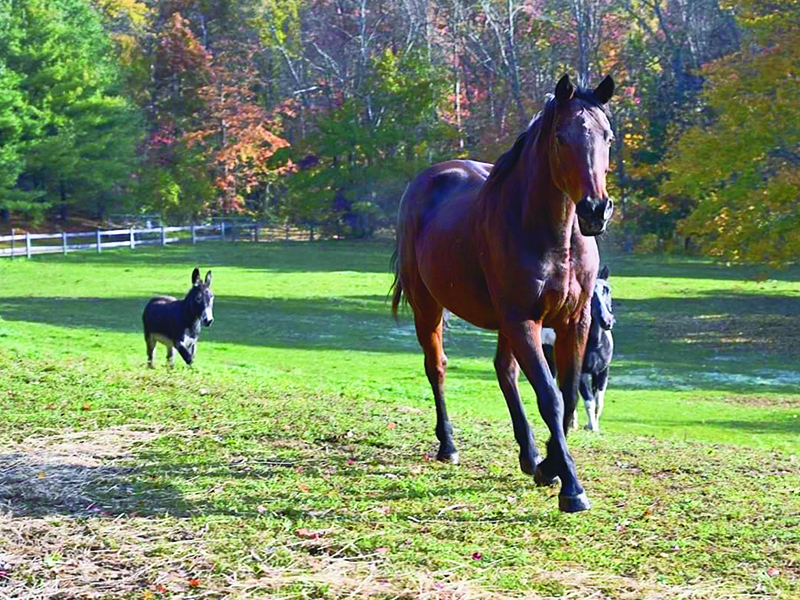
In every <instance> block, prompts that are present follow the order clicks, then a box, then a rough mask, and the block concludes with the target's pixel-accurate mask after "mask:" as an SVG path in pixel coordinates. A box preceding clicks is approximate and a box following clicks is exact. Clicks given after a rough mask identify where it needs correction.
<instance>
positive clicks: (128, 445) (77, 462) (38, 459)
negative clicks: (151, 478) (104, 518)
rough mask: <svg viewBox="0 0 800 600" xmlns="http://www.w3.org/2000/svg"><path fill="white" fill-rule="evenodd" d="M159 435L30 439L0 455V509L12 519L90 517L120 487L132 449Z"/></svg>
mask: <svg viewBox="0 0 800 600" xmlns="http://www.w3.org/2000/svg"><path fill="white" fill-rule="evenodd" d="M163 434H164V432H162V431H158V430H153V429H142V428H136V427H131V426H123V427H113V428H108V429H103V430H98V431H81V432H70V433H64V434H60V435H55V436H31V437H28V438H26V439H24V440H23V441H21V442H19V443H16V444H6V447H7V448H8V449H7V450H6V451H5V452H0V510H2V511H5V512H10V513H12V514H15V515H40V516H43V515H46V514H69V515H75V514H81V513H87V514H91V513H92V512H93V511H94V512H99V511H102V510H103V507H102V506H100V505H98V504H97V503H96V502H95V500H94V498H95V497H97V496H98V495H103V494H106V493H109V492H111V491H112V489H113V488H114V487H115V486H119V485H120V477H119V476H120V475H121V474H123V473H124V466H122V465H123V464H124V463H125V462H126V461H130V460H131V459H132V458H133V454H132V450H133V449H134V448H135V447H136V446H137V445H140V444H143V443H146V442H149V441H150V440H152V439H155V438H156V437H158V436H160V435H163Z"/></svg>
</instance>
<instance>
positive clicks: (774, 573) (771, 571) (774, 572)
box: [767, 567, 781, 577]
mask: <svg viewBox="0 0 800 600" xmlns="http://www.w3.org/2000/svg"><path fill="white" fill-rule="evenodd" d="M780 574H781V570H780V569H776V568H775V567H770V568H769V569H767V575H769V576H770V577H777V576H778V575H780Z"/></svg>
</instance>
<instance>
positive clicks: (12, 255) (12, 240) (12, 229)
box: [11, 227, 17, 260]
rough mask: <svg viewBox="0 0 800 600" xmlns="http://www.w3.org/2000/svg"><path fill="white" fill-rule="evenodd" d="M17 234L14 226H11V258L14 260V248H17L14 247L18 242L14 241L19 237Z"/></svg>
mask: <svg viewBox="0 0 800 600" xmlns="http://www.w3.org/2000/svg"><path fill="white" fill-rule="evenodd" d="M16 235H17V234H16V233H14V228H13V227H12V228H11V260H14V254H15V252H14V250H15V249H14V246H16V244H15V243H14V240H15V239H17V238H16Z"/></svg>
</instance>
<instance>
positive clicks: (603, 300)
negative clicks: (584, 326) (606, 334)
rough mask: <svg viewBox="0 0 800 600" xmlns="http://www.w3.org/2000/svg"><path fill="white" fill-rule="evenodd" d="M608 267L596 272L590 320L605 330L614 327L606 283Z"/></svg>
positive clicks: (609, 288)
mask: <svg viewBox="0 0 800 600" xmlns="http://www.w3.org/2000/svg"><path fill="white" fill-rule="evenodd" d="M608 274H609V271H608V267H607V266H604V267H603V268H602V269H600V272H599V273H598V274H597V279H596V280H595V283H594V293H593V294H592V321H593V322H595V323H597V324H598V325H600V327H602V328H603V329H605V330H609V329H611V328H612V327H614V321H615V319H614V309H613V307H612V305H611V287H610V286H609V285H608Z"/></svg>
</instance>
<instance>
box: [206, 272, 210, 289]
mask: <svg viewBox="0 0 800 600" xmlns="http://www.w3.org/2000/svg"><path fill="white" fill-rule="evenodd" d="M206 285H207V286H208V287H211V271H209V272H208V273H206Z"/></svg>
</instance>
